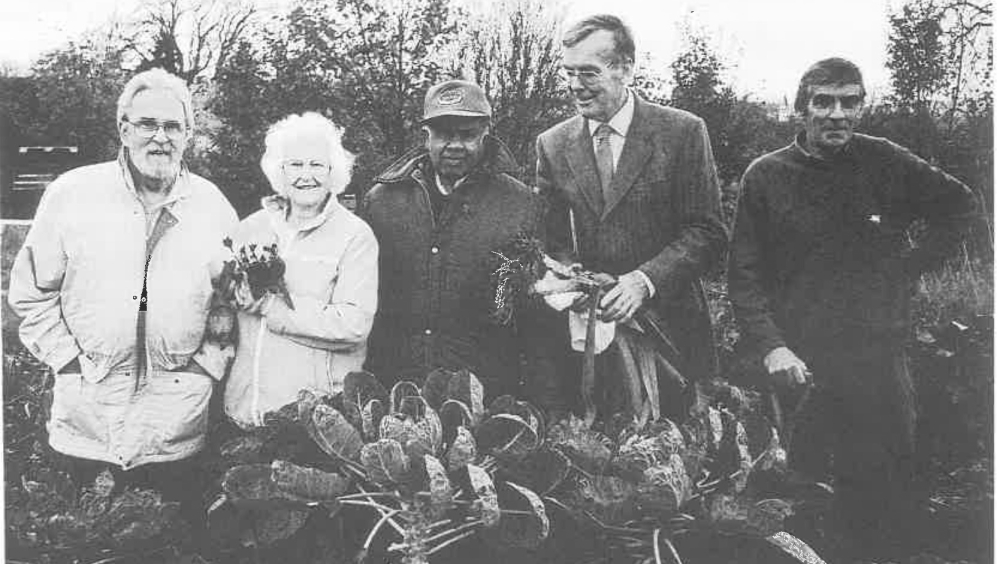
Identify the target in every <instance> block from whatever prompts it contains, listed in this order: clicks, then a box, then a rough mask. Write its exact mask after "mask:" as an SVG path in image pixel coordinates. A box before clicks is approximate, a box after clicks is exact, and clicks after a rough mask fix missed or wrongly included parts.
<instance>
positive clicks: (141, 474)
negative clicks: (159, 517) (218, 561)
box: [55, 453, 207, 538]
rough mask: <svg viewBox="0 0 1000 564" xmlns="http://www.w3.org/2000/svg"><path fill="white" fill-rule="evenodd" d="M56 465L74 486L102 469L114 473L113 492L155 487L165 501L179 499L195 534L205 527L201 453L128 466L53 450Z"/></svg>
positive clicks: (89, 481) (91, 480)
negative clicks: (171, 459) (122, 466)
mask: <svg viewBox="0 0 1000 564" xmlns="http://www.w3.org/2000/svg"><path fill="white" fill-rule="evenodd" d="M55 465H56V466H57V467H58V468H59V469H62V470H65V471H66V472H68V473H69V475H70V477H71V478H72V479H73V483H74V484H75V485H76V487H77V488H80V487H83V486H89V485H91V484H93V483H94V479H95V478H96V477H97V475H98V474H100V473H101V472H102V471H103V470H104V469H109V470H110V471H111V475H112V476H114V480H115V489H114V493H115V494H116V493H118V492H121V491H122V490H124V489H125V488H141V489H148V490H154V491H156V492H158V493H160V494H161V495H162V496H163V500H164V501H176V502H178V503H180V513H181V516H182V517H183V518H184V520H185V521H186V522H187V523H188V524H189V525H190V526H191V528H192V533H193V534H194V536H195V538H200V535H202V533H203V532H204V531H205V509H206V503H205V501H204V500H203V499H202V494H203V493H204V492H205V489H206V486H207V484H206V483H205V481H206V478H207V474H206V473H205V471H204V468H203V467H204V464H203V455H202V454H201V453H199V454H196V455H194V456H192V457H188V458H185V459H183V460H176V461H172V462H161V463H155V464H146V465H143V466H139V467H136V468H131V469H129V470H122V469H121V467H120V466H116V465H114V464H109V463H107V462H103V461H99V460H88V459H85V458H77V457H75V456H68V455H65V454H59V453H56V462H55Z"/></svg>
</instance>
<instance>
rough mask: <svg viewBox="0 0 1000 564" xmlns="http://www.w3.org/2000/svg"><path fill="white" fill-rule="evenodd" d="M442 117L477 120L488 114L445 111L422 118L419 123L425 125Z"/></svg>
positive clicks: (469, 111)
mask: <svg viewBox="0 0 1000 564" xmlns="http://www.w3.org/2000/svg"><path fill="white" fill-rule="evenodd" d="M442 117H479V118H488V117H490V114H484V113H483V112H474V111H471V110H447V111H443V112H438V113H436V114H431V115H429V116H424V118H423V119H422V120H420V123H427V122H429V121H431V120H435V119H437V118H442Z"/></svg>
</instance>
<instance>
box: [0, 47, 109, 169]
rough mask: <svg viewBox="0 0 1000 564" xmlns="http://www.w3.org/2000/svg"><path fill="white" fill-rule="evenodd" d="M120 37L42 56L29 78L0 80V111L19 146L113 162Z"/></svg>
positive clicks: (87, 159) (66, 48) (86, 159)
mask: <svg viewBox="0 0 1000 564" xmlns="http://www.w3.org/2000/svg"><path fill="white" fill-rule="evenodd" d="M119 33H120V30H117V29H112V30H111V31H109V32H108V33H107V35H106V36H102V35H100V34H96V33H95V34H92V35H90V36H88V37H85V38H83V39H81V40H79V41H76V42H71V43H69V44H68V45H67V46H66V47H64V48H62V49H58V50H54V51H50V52H48V53H46V54H45V55H43V56H42V57H41V58H40V59H39V60H38V61H37V62H36V63H35V64H34V66H33V67H32V76H31V77H30V78H17V77H7V78H3V79H0V93H2V95H0V105H3V106H5V107H6V109H7V111H8V112H9V114H10V115H11V116H12V117H13V119H14V125H15V127H16V128H17V130H19V131H20V133H21V135H22V139H21V144H22V145H28V144H31V145H76V146H78V147H79V148H80V154H81V157H82V158H83V160H85V161H99V160H107V159H111V158H114V156H115V154H116V153H117V150H118V129H117V127H116V126H115V108H116V105H117V102H118V95H119V94H120V93H121V89H122V87H123V86H124V85H125V82H126V80H127V79H128V76H129V75H128V72H127V71H126V70H125V69H124V67H125V52H124V47H123V44H124V40H123V38H122V36H121V35H120V34H119Z"/></svg>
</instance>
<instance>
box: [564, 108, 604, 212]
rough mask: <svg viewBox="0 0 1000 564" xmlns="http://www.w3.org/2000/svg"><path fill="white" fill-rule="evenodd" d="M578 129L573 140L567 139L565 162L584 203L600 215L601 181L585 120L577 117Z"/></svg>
mask: <svg viewBox="0 0 1000 564" xmlns="http://www.w3.org/2000/svg"><path fill="white" fill-rule="evenodd" d="M578 119H579V122H580V127H579V128H578V131H577V133H576V136H575V138H571V139H569V147H568V150H567V151H566V162H567V163H568V164H569V171H570V174H572V175H573V178H574V180H575V181H576V185H577V187H578V188H579V189H580V193H581V194H582V195H583V199H584V201H586V202H587V205H588V206H590V209H591V210H593V212H594V215H597V216H600V215H601V200H602V196H601V179H600V177H599V176H598V175H597V163H596V161H595V160H594V144H593V141H592V140H591V138H590V130H589V129H587V120H585V119H583V118H582V117H579V116H578Z"/></svg>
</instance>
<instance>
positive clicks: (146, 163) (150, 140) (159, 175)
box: [120, 90, 190, 190]
mask: <svg viewBox="0 0 1000 564" xmlns="http://www.w3.org/2000/svg"><path fill="white" fill-rule="evenodd" d="M154 123H155V124H159V125H160V126H162V127H159V128H158V130H157V131H156V132H155V133H153V135H152V136H151V137H147V136H146V135H148V133H144V132H143V127H142V126H141V125H140V124H147V125H151V124H154ZM178 125H179V126H180V129H181V130H182V131H183V134H182V135H180V136H174V135H168V133H167V130H174V131H176V129H177V127H178ZM120 127H121V131H120V133H121V138H122V144H123V145H124V146H125V147H127V148H128V154H129V159H130V161H131V162H132V166H133V167H134V168H135V170H137V171H138V172H139V174H140V175H141V177H142V179H143V180H145V182H143V185H144V187H145V188H147V189H153V190H156V189H157V188H158V187H163V186H170V185H172V184H173V181H174V180H175V179H176V178H177V174H178V173H179V172H180V170H181V159H182V158H183V156H184V148H185V147H186V146H187V141H188V138H189V137H190V132H189V131H188V130H187V126H186V125H185V123H184V106H182V105H181V102H180V100H178V99H177V97H175V96H174V95H173V94H171V93H170V92H169V91H167V90H143V91H141V92H139V93H138V94H136V96H135V97H134V98H132V104H131V105H130V106H129V108H128V110H127V111H126V112H125V121H122V123H121V126H120Z"/></svg>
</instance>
